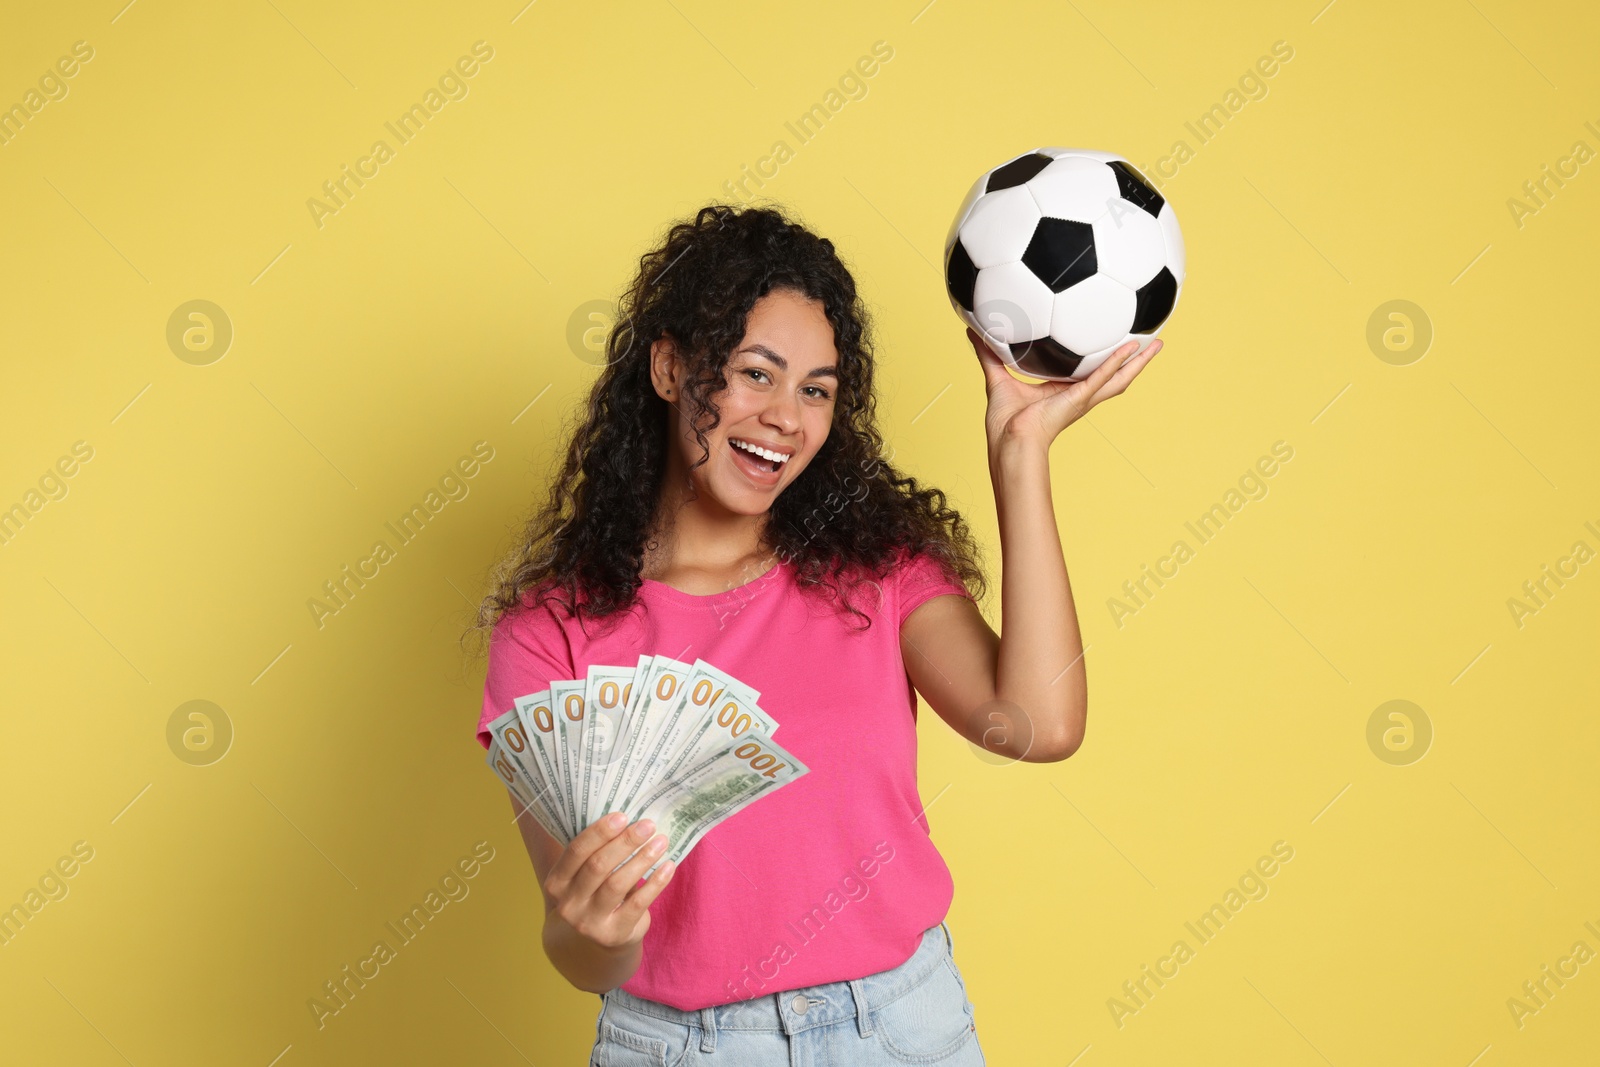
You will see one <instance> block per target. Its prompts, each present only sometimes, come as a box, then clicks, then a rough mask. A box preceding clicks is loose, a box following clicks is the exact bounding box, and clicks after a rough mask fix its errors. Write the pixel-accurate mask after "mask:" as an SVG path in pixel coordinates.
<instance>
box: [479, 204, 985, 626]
mask: <svg viewBox="0 0 1600 1067" xmlns="http://www.w3.org/2000/svg"><path fill="white" fill-rule="evenodd" d="M774 289H788V290H792V291H795V292H797V293H800V294H804V295H805V296H806V297H809V298H811V299H813V300H817V301H820V302H821V304H822V305H823V309H824V311H825V313H826V315H827V318H828V322H829V323H830V324H831V325H832V327H833V334H834V344H835V347H836V348H837V350H838V354H839V363H838V373H839V378H838V382H837V388H836V393H835V396H836V400H835V408H834V414H833V423H832V427H831V429H830V430H829V433H828V437H827V440H826V441H825V442H824V443H823V445H822V447H821V449H820V450H819V451H818V452H817V454H816V456H815V458H814V459H813V461H812V462H811V464H810V465H809V466H807V467H806V469H805V470H804V471H802V472H801V473H800V475H799V476H798V477H797V478H796V479H795V480H794V481H793V482H792V483H791V484H790V485H788V486H787V487H786V488H785V489H784V491H783V492H782V493H781V494H780V495H779V496H778V498H777V500H776V501H775V502H774V503H773V505H772V508H771V509H770V511H769V512H768V516H767V522H766V526H765V530H764V532H763V534H762V541H761V543H762V545H763V547H765V548H767V549H769V550H772V551H774V552H775V553H776V554H777V555H778V556H779V558H780V559H782V560H785V561H787V562H791V563H793V564H794V567H795V572H796V580H797V582H798V583H799V584H800V585H801V587H802V588H804V589H810V590H813V591H821V590H826V593H827V598H828V599H829V600H830V601H833V600H836V601H838V602H839V603H840V604H841V605H842V606H843V607H844V609H845V610H848V611H849V612H850V613H851V614H852V615H855V616H857V617H859V618H861V619H864V620H866V623H867V625H868V626H870V625H871V621H870V619H867V616H866V615H865V614H864V613H863V612H861V611H859V610H858V609H857V608H856V607H855V606H854V605H853V604H852V603H850V600H849V597H848V595H847V590H846V588H845V586H846V584H847V583H848V584H849V585H851V586H853V585H854V584H855V582H856V581H859V580H860V579H861V578H862V577H870V578H871V579H881V578H883V577H885V576H886V575H887V573H888V572H889V570H890V568H891V567H892V566H893V565H894V564H895V562H896V561H897V558H898V557H899V554H900V553H902V552H904V553H906V554H907V555H912V556H914V555H918V554H927V555H931V556H933V557H934V558H935V559H937V560H938V561H939V563H940V564H941V565H942V566H943V568H944V570H945V573H946V574H950V575H954V576H957V577H959V579H960V580H961V581H962V582H963V583H964V584H965V585H966V587H967V588H968V590H969V591H974V596H975V597H976V598H979V599H981V598H982V597H983V596H984V595H986V593H987V590H988V586H987V582H986V581H985V578H984V573H983V568H982V565H981V562H980V551H979V548H978V546H977V544H976V542H975V541H974V540H973V538H972V535H971V532H970V530H969V529H968V527H967V525H966V523H965V521H964V520H963V519H962V517H961V515H960V514H959V513H958V512H956V511H954V510H953V509H951V508H949V507H947V506H946V502H945V496H944V494H943V493H942V492H940V491H939V490H938V489H934V488H926V489H923V488H919V487H918V484H917V481H916V479H914V478H911V477H908V476H905V475H903V474H902V473H901V472H900V471H898V470H896V469H895V467H893V466H892V465H891V464H890V463H889V462H888V460H887V459H886V458H885V457H884V456H883V439H882V438H881V436H880V435H879V433H878V429H877V425H876V397H875V394H874V391H873V351H872V342H871V338H870V321H869V317H868V314H867V311H866V308H865V306H864V305H863V304H862V302H861V301H860V299H859V298H858V297H857V295H856V284H855V279H854V278H852V277H851V275H850V272H849V270H847V269H846V268H845V266H844V264H843V263H842V262H841V261H840V259H839V257H838V255H837V253H836V252H835V251H834V246H833V243H832V242H831V241H829V240H827V239H826V238H819V237H817V236H816V235H815V234H813V233H812V232H811V231H809V230H808V229H806V228H805V227H804V226H803V225H800V224H799V223H796V222H793V221H790V219H789V218H787V217H785V214H784V212H783V211H782V210H780V209H777V208H773V207H745V209H744V210H742V211H741V210H738V209H736V208H734V207H731V206H728V205H724V204H711V205H708V206H706V207H703V208H701V209H700V210H699V212H698V213H697V214H696V215H695V216H694V218H693V220H692V221H691V220H687V219H686V220H681V221H678V222H676V223H675V224H673V225H672V226H671V228H670V229H669V230H668V232H667V235H666V239H665V241H664V242H662V243H661V244H660V245H659V246H658V247H656V248H654V249H652V250H651V251H649V252H647V253H645V254H644V255H643V256H641V257H640V260H639V272H638V275H637V276H636V277H635V278H634V279H633V281H632V283H631V284H630V285H629V286H628V288H627V290H626V291H625V292H624V293H623V295H622V297H621V300H620V301H619V304H618V308H617V320H616V323H615V325H614V326H613V327H612V328H611V330H610V331H609V333H608V334H607V337H606V346H605V352H606V365H605V368H604V370H602V371H601V373H600V376H599V378H598V379H597V380H596V381H595V383H594V385H593V387H592V389H591V390H590V393H589V401H588V407H587V414H586V415H585V416H584V417H583V418H582V421H581V424H579V425H577V426H576V428H575V429H573V430H572V431H571V438H570V443H569V444H568V446H567V449H566V460H565V463H564V464H563V465H562V467H561V469H560V472H559V474H558V475H556V477H555V478H554V480H553V482H552V483H551V486H550V493H549V499H548V501H547V502H546V503H545V504H544V505H543V506H542V507H541V508H539V509H537V510H536V512H535V513H534V514H533V516H532V517H531V518H530V519H529V520H528V522H527V525H526V528H525V530H524V532H523V534H522V535H521V536H520V538H519V541H518V544H517V546H516V548H515V549H514V550H513V551H512V552H511V553H510V554H509V555H508V556H506V557H505V558H504V559H503V560H501V562H500V563H499V565H498V566H497V567H496V568H495V571H494V574H493V576H492V578H491V581H490V588H491V591H490V593H489V594H488V595H487V596H486V597H485V598H484V599H483V601H482V603H481V604H480V605H479V607H478V612H477V618H476V620H475V623H474V625H473V626H472V627H471V628H470V629H469V630H468V633H474V632H482V633H486V632H488V631H490V630H492V629H493V628H494V626H495V625H496V624H497V623H498V622H499V620H500V618H501V617H502V616H503V615H505V614H507V613H508V612H511V611H512V610H514V609H516V608H517V607H519V606H532V605H535V604H542V603H544V602H545V601H546V600H550V599H555V600H556V601H557V602H558V603H560V604H562V605H563V607H564V608H565V610H566V611H567V612H568V613H569V614H575V613H581V615H580V617H582V616H588V617H593V618H604V617H606V616H609V615H612V614H614V613H616V612H618V611H621V610H622V609H624V608H627V607H629V606H631V605H632V604H633V603H634V601H635V594H636V593H637V591H638V589H639V586H640V584H641V580H642V579H641V570H642V567H643V562H644V555H645V548H646V543H647V541H648V540H649V539H650V538H651V535H652V533H656V532H658V531H652V529H651V526H652V523H653V522H654V520H655V513H656V510H657V502H658V498H659V495H660V492H661V486H662V480H663V476H664V473H665V471H666V466H667V448H668V441H667V435H668V428H669V425H670V424H669V420H668V416H669V412H668V410H667V401H665V400H663V399H662V398H661V397H660V396H658V395H657V394H656V392H655V390H654V388H653V387H652V384H651V377H650V347H651V343H652V342H653V341H655V340H657V339H658V338H662V337H666V338H669V339H670V340H671V341H672V342H673V343H674V345H675V347H676V349H677V351H678V353H679V355H680V357H681V358H684V359H685V361H686V364H687V370H688V373H687V375H686V381H685V384H684V390H683V392H684V396H683V405H682V407H681V410H682V411H683V412H684V414H685V415H686V416H687V418H688V422H689V424H690V425H691V426H692V427H693V428H694V433H695V437H696V440H697V441H698V442H699V445H700V448H701V451H702V452H703V453H704V454H703V455H702V456H701V457H700V459H699V460H698V461H696V462H695V464H694V466H695V467H699V466H700V465H701V464H703V463H705V462H706V461H707V460H709V458H710V452H709V448H708V446H707V443H706V437H705V433H704V430H705V429H710V428H714V427H715V426H716V425H717V424H718V421H719V419H720V415H719V414H718V412H717V409H716V407H715V405H714V404H713V403H712V402H711V400H710V397H711V396H713V395H716V394H718V393H720V392H721V391H722V390H724V389H726V388H727V386H728V383H727V380H726V377H725V376H724V373H723V372H724V368H725V367H726V366H727V363H728V358H729V355H730V354H731V353H732V352H733V350H734V349H735V348H737V347H738V344H739V342H740V341H741V340H743V338H744V334H745V325H746V317H747V316H748V315H749V313H750V310H751V308H752V307H753V306H754V305H755V303H756V301H757V300H759V299H760V298H761V297H762V296H764V295H766V294H767V293H769V292H771V291H772V290H774ZM707 416H709V419H710V421H709V422H708V423H706V424H705V426H704V427H703V428H702V422H703V420H704V418H705V417H707ZM530 592H531V593H532V594H533V597H532V599H531V600H530V599H529V594H530Z"/></svg>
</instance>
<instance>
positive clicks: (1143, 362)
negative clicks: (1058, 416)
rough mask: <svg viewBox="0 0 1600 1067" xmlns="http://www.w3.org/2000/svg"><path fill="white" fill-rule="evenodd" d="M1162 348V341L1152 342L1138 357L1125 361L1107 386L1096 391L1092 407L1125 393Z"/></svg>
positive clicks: (1108, 361) (1130, 357)
mask: <svg viewBox="0 0 1600 1067" xmlns="http://www.w3.org/2000/svg"><path fill="white" fill-rule="evenodd" d="M1161 348H1162V344H1161V342H1160V341H1152V342H1151V343H1150V344H1148V345H1146V346H1145V348H1144V351H1142V352H1140V353H1139V354H1138V355H1136V356H1129V357H1128V358H1127V359H1126V360H1124V361H1123V362H1122V364H1121V365H1120V366H1119V367H1118V368H1117V371H1116V373H1115V374H1113V375H1112V376H1111V377H1110V378H1109V379H1107V380H1106V382H1105V384H1104V385H1102V386H1101V387H1100V388H1099V389H1098V390H1096V391H1095V395H1094V398H1093V401H1092V402H1091V404H1090V407H1093V406H1094V405H1095V404H1098V403H1099V402H1100V401H1102V400H1106V399H1109V398H1111V397H1113V396H1120V395H1121V394H1122V393H1123V391H1124V390H1126V389H1127V388H1128V386H1129V385H1130V384H1131V383H1132V382H1133V380H1134V379H1135V378H1137V377H1138V376H1139V372H1140V371H1142V370H1144V369H1145V367H1147V366H1148V365H1149V364H1150V360H1151V359H1152V358H1154V356H1155V354H1156V353H1157V352H1159V351H1161ZM1106 362H1107V363H1110V362H1111V360H1109V359H1108V360H1106Z"/></svg>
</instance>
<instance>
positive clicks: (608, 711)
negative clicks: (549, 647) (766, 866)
mask: <svg viewBox="0 0 1600 1067" xmlns="http://www.w3.org/2000/svg"><path fill="white" fill-rule="evenodd" d="M760 695H761V694H760V693H758V692H757V691H756V690H754V689H752V688H750V687H749V686H748V685H745V684H744V683H743V682H741V681H739V680H738V679H737V678H734V677H733V676H732V675H730V674H728V673H726V672H725V671H722V670H719V669H718V668H716V667H714V666H712V665H711V664H710V663H707V662H706V661H705V660H703V659H697V660H695V661H694V663H693V664H688V663H682V662H679V661H678V660H675V659H672V658H670V657H668V656H646V655H641V656H640V657H639V662H638V664H637V665H635V666H632V667H626V666H615V667H613V666H607V665H604V664H592V665H591V666H590V667H589V671H588V676H587V677H585V678H573V679H557V680H552V681H551V683H550V688H548V689H542V690H540V691H539V692H537V693H530V694H529V695H527V696H524V697H518V698H517V700H516V706H515V707H514V708H512V710H510V711H508V712H506V713H505V714H504V715H501V716H500V717H499V718H497V719H495V720H494V721H492V722H491V723H489V732H490V734H491V740H490V743H489V757H488V762H489V766H490V767H491V768H493V769H494V772H495V773H496V774H497V775H499V776H500V778H501V780H502V781H503V782H505V784H506V786H507V787H508V788H509V789H510V790H511V792H512V795H513V796H515V797H516V798H517V800H518V801H519V802H520V804H521V805H522V806H523V807H525V808H527V809H528V811H529V812H531V813H532V814H533V816H534V818H535V819H537V820H538V821H539V825H541V826H543V827H544V828H545V830H546V832H548V833H549V834H550V836H551V837H554V838H555V839H556V840H558V841H560V842H561V843H562V844H566V843H567V842H569V841H571V840H572V839H573V838H574V837H576V836H577V834H578V833H579V831H581V830H583V828H584V827H586V826H588V825H589V824H590V823H592V822H594V821H595V820H596V819H599V818H600V817H602V816H604V815H606V814H608V813H610V812H613V811H621V812H625V813H626V814H627V816H628V821H629V822H630V823H632V822H636V821H638V820H639V819H643V818H650V819H653V820H654V821H655V824H656V830H657V832H659V833H663V834H666V836H667V848H666V850H665V851H664V852H663V853H662V854H661V858H660V859H658V860H657V861H656V865H657V866H659V865H660V863H661V862H662V861H664V860H668V859H670V860H672V861H673V862H674V863H677V862H680V861H681V860H682V859H683V857H684V856H686V855H688V854H689V850H690V849H692V848H694V846H695V845H696V844H698V843H699V841H700V839H701V838H702V837H704V836H705V835H706V834H707V833H708V832H710V830H711V828H712V827H714V826H716V825H717V824H718V823H720V822H722V820H724V819H726V818H728V817H729V816H731V815H735V814H737V813H739V812H741V811H743V810H744V809H745V808H747V807H749V806H750V805H751V804H753V803H755V802H756V801H757V800H759V799H760V798H762V797H764V796H766V795H767V794H768V793H771V792H772V791H773V790H775V789H778V788H780V787H782V786H785V785H787V784H789V783H790V782H792V781H794V780H795V779H796V778H798V777H800V776H801V775H803V774H805V773H806V771H807V768H806V766H805V765H804V764H802V763H801V762H800V761H799V760H797V759H795V758H794V757H793V756H791V755H790V754H789V753H788V752H785V751H784V750H783V749H782V748H781V747H779V746H778V745H777V743H776V742H774V741H773V740H772V735H773V734H775V733H777V731H778V724H777V723H776V722H774V721H773V719H772V718H771V716H769V715H768V714H767V713H766V712H764V711H762V710H761V708H760V706H759V705H757V704H756V700H757V698H758V697H760ZM654 870H655V867H651V871H654ZM646 873H647V874H648V873H649V872H646Z"/></svg>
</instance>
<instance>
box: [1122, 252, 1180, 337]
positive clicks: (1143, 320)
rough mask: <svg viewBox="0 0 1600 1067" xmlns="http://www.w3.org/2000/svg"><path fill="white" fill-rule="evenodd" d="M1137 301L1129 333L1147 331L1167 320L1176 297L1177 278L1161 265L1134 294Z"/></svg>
mask: <svg viewBox="0 0 1600 1067" xmlns="http://www.w3.org/2000/svg"><path fill="white" fill-rule="evenodd" d="M1136 295H1137V297H1138V303H1137V305H1136V306H1135V308H1134V312H1133V328H1132V329H1131V330H1129V331H1128V332H1129V333H1149V332H1150V331H1151V330H1153V329H1155V328H1156V327H1157V326H1160V325H1161V324H1162V323H1163V322H1166V321H1167V316H1168V315H1170V314H1172V305H1173V304H1174V303H1175V302H1176V301H1177V299H1178V279H1176V278H1174V277H1173V276H1172V272H1171V271H1170V270H1168V269H1167V268H1166V267H1162V268H1161V270H1160V272H1158V273H1157V274H1156V276H1155V277H1154V278H1151V279H1150V280H1149V281H1147V282H1145V283H1144V285H1143V286H1141V287H1140V289H1139V292H1138V293H1137V294H1136Z"/></svg>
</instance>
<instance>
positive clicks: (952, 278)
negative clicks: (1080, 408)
mask: <svg viewBox="0 0 1600 1067" xmlns="http://www.w3.org/2000/svg"><path fill="white" fill-rule="evenodd" d="M944 277H945V285H946V287H947V289H948V290H949V293H950V303H951V306H953V307H954V308H955V309H956V314H958V315H960V316H961V318H962V321H964V322H965V323H966V324H967V325H968V326H971V327H972V328H973V329H974V330H976V331H977V332H978V335H979V336H980V337H982V338H983V339H984V340H985V341H986V342H987V343H988V345H989V347H990V348H991V349H993V350H994V353H995V355H997V356H999V357H1000V358H1001V359H1002V360H1004V361H1005V363H1006V364H1007V365H1008V366H1010V367H1013V368H1014V369H1016V370H1018V371H1021V372H1022V373H1023V374H1027V375H1029V376H1031V377H1034V378H1045V379H1049V380H1054V381H1078V380H1081V379H1083V378H1087V377H1088V376H1089V375H1090V374H1091V373H1092V372H1093V371H1094V369H1095V368H1096V367H1098V366H1099V365H1100V364H1101V363H1102V362H1103V361H1104V360H1105V358H1106V357H1107V356H1109V355H1110V354H1111V353H1112V352H1113V351H1115V350H1116V349H1117V348H1118V347H1119V346H1121V345H1123V344H1125V343H1126V342H1128V341H1129V340H1132V339H1138V340H1139V341H1140V347H1141V348H1143V346H1144V342H1146V341H1149V340H1150V339H1151V338H1153V337H1155V335H1156V333H1157V332H1158V331H1159V330H1160V329H1161V325H1162V324H1163V323H1165V322H1166V321H1167V317H1168V316H1169V315H1171V314H1172V308H1173V305H1175V304H1176V303H1177V302H1178V293H1179V291H1180V290H1181V289H1182V288H1183V234H1182V233H1181V232H1179V230H1178V217H1177V216H1176V215H1175V214H1174V213H1173V211H1172V205H1171V204H1169V203H1168V202H1167V201H1166V198H1165V197H1163V196H1162V195H1161V194H1160V193H1158V192H1156V190H1155V187H1154V186H1152V185H1151V184H1150V183H1149V182H1148V181H1146V180H1145V177H1144V175H1142V174H1140V173H1139V172H1138V171H1137V170H1135V169H1134V167H1133V166H1132V164H1130V163H1129V162H1128V161H1127V160H1126V159H1123V158H1122V157H1121V156H1118V155H1114V154H1112V153H1110V152H1096V151H1094V150H1092V149H1087V148H1036V149H1034V150H1033V151H1032V152H1027V153H1025V154H1023V155H1020V156H1018V157H1017V158H1015V159H1013V160H1011V161H1009V162H1007V163H1003V164H1001V165H1000V166H998V167H996V168H994V169H993V170H991V171H989V172H988V173H987V174H985V175H984V176H983V177H981V178H979V179H978V180H977V182H976V183H974V184H973V186H972V188H971V189H970V190H969V191H968V192H967V196H966V199H965V200H963V201H962V202H961V209H960V210H959V211H957V212H956V217H955V221H954V222H953V223H952V224H951V226H950V234H949V236H948V237H947V238H946V239H945V245H944Z"/></svg>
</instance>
